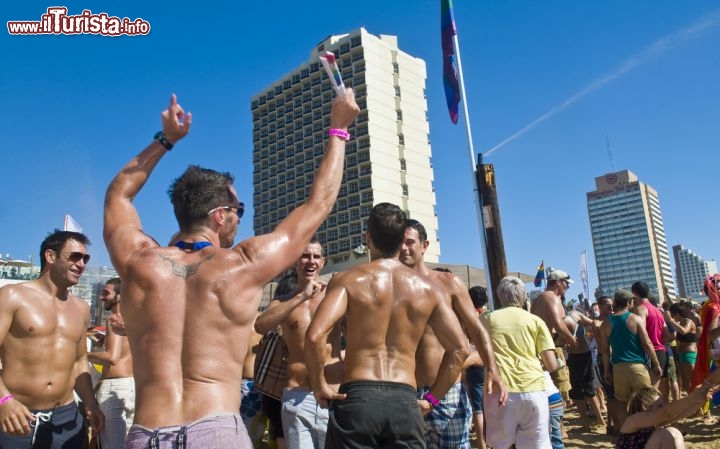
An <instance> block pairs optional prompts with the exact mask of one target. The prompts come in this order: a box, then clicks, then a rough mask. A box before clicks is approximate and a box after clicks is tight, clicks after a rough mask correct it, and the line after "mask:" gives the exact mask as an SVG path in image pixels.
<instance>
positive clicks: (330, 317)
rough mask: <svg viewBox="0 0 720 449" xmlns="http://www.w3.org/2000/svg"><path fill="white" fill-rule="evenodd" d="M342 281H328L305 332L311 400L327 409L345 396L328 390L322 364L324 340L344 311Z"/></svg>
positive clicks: (339, 277) (325, 358)
mask: <svg viewBox="0 0 720 449" xmlns="http://www.w3.org/2000/svg"><path fill="white" fill-rule="evenodd" d="M342 277H343V276H342V275H340V276H336V277H334V278H332V279H331V280H330V283H329V284H328V288H327V290H328V291H327V293H326V294H325V297H324V298H323V300H322V301H321V302H320V305H319V306H318V308H317V310H316V311H315V315H314V316H313V319H312V321H311V322H310V325H309V326H308V329H307V332H305V365H306V366H307V369H308V378H309V380H310V388H311V389H312V391H313V394H314V395H315V399H316V400H317V401H318V403H319V404H320V405H321V406H323V407H328V406H329V405H330V404H329V402H330V401H331V400H334V399H345V395H344V394H338V393H337V392H336V391H334V390H333V389H332V388H330V386H329V385H328V383H327V380H326V379H325V363H326V362H327V358H328V355H329V354H328V350H327V341H328V336H329V335H330V332H332V330H333V328H334V327H335V324H336V323H337V322H338V321H340V319H342V317H343V316H344V315H345V312H346V311H347V304H348V298H347V290H346V289H345V287H343V286H342V285H340V282H338V280H339V279H342Z"/></svg>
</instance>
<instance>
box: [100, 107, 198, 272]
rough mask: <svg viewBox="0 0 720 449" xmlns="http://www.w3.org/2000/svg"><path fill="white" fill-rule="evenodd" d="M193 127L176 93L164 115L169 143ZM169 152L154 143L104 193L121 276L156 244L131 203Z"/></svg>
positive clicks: (107, 235)
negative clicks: (135, 256)
mask: <svg viewBox="0 0 720 449" xmlns="http://www.w3.org/2000/svg"><path fill="white" fill-rule="evenodd" d="M191 124H192V115H191V114H189V113H188V114H185V111H183V109H182V107H181V106H180V105H179V104H178V103H177V99H176V97H175V95H174V94H173V95H172V96H171V97H170V105H169V106H168V109H166V110H165V111H163V112H162V127H163V133H164V134H165V136H166V138H167V141H168V142H169V143H170V144H175V143H177V142H178V141H179V140H180V139H182V138H183V137H185V136H186V135H187V133H188V131H190V125H191ZM167 151H168V150H167V149H166V148H165V147H164V146H163V145H162V144H161V143H160V142H159V141H158V140H154V141H153V142H152V143H151V144H150V145H149V146H148V147H147V148H145V149H144V150H143V151H142V152H141V153H140V154H138V155H137V156H135V157H134V158H133V159H132V160H131V161H130V162H129V163H128V164H127V165H125V167H123V169H122V170H120V173H118V174H117V175H116V176H115V178H114V179H113V180H112V181H111V182H110V186H109V187H108V189H107V192H106V193H105V216H104V228H103V237H104V239H105V245H106V246H107V249H108V252H109V253H110V258H111V259H112V262H113V265H114V266H115V268H116V269H117V270H118V273H119V274H120V276H121V277H122V276H124V275H125V267H126V265H127V261H128V259H129V258H130V257H131V256H132V255H133V254H135V253H136V252H137V251H138V250H140V249H142V248H144V247H147V246H155V245H157V243H155V241H154V240H153V239H152V238H150V237H149V236H147V235H145V234H144V233H143V231H142V226H141V224H140V216H139V215H138V213H137V210H136V209H135V207H134V206H133V204H132V201H133V199H134V198H135V195H137V194H138V192H139V191H140V189H142V187H143V186H144V185H145V182H146V181H147V180H148V178H149V177H150V173H152V171H153V169H154V168H155V166H156V165H157V163H158V162H159V161H160V159H161V158H162V157H163V156H164V155H165V153H167Z"/></svg>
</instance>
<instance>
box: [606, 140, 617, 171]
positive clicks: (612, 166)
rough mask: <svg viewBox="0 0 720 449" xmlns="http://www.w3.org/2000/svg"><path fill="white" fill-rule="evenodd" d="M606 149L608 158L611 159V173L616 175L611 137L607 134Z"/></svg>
mask: <svg viewBox="0 0 720 449" xmlns="http://www.w3.org/2000/svg"><path fill="white" fill-rule="evenodd" d="M605 147H606V148H607V152H608V157H609V158H610V172H611V173H615V165H614V164H613V158H612V151H610V136H608V135H607V134H605Z"/></svg>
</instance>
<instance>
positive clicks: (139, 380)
mask: <svg viewBox="0 0 720 449" xmlns="http://www.w3.org/2000/svg"><path fill="white" fill-rule="evenodd" d="M358 111H359V108H358V106H357V104H356V103H355V97H354V94H353V92H352V89H347V92H346V94H345V95H344V96H342V97H337V98H336V99H335V101H334V102H333V105H332V110H331V113H330V128H331V129H330V131H329V133H328V134H329V136H328V141H327V142H328V143H327V148H326V152H325V156H324V157H323V160H322V162H321V164H320V166H319V168H318V171H317V173H316V178H315V182H314V183H313V185H312V187H311V189H310V194H309V197H308V199H307V202H306V203H305V204H303V205H301V206H299V207H298V208H296V209H295V210H294V211H293V212H291V213H290V215H288V216H287V218H285V219H284V220H283V221H282V222H280V223H279V224H278V225H277V227H276V228H275V230H274V231H273V232H271V233H269V234H266V235H261V236H257V237H254V238H250V239H248V240H245V241H243V242H240V243H239V244H238V245H236V246H234V247H233V246H232V245H233V240H234V237H235V233H236V232H237V226H238V222H239V220H240V217H239V215H240V214H241V210H242V209H243V205H242V203H240V201H238V197H237V192H236V191H235V189H234V188H233V186H232V182H233V177H232V175H230V174H229V173H219V172H217V171H214V170H209V169H205V168H201V167H197V166H191V167H189V168H188V169H187V170H186V171H185V172H184V173H183V174H182V175H181V176H180V177H179V178H177V179H176V180H175V181H174V182H173V183H172V185H171V187H170V191H169V194H170V198H171V202H172V204H173V209H174V213H175V217H176V219H177V222H178V225H179V227H180V231H179V232H178V234H177V235H176V236H175V237H174V238H173V243H174V244H173V245H171V246H169V247H161V246H159V245H158V243H157V242H156V241H155V240H153V239H152V238H151V237H149V236H148V235H146V234H145V233H144V232H143V228H142V225H141V223H140V217H139V215H138V213H137V211H136V209H135V207H134V206H133V204H132V200H133V199H134V198H135V196H136V195H137V194H138V193H139V192H140V189H141V188H142V187H143V185H144V184H145V182H146V181H147V180H148V178H149V177H150V174H151V173H152V171H153V169H154V168H155V166H156V165H157V164H158V162H160V159H161V158H163V157H164V156H165V155H166V154H167V153H168V152H169V151H170V150H171V149H172V148H173V145H175V144H177V143H178V142H179V141H180V140H181V139H182V138H184V137H185V136H186V135H187V133H188V131H189V130H190V126H191V123H192V117H191V115H190V114H185V112H184V111H183V109H182V107H181V106H180V105H179V104H178V103H177V101H176V99H175V96H174V95H173V96H172V97H171V100H170V105H169V107H168V109H167V110H165V111H164V112H163V113H162V126H163V129H162V131H160V132H158V133H157V134H156V135H155V140H154V141H153V142H152V143H151V144H150V145H149V146H148V147H147V148H145V149H144V150H143V151H142V152H141V153H140V154H139V155H138V156H137V157H135V158H133V159H132V160H131V161H130V162H129V163H128V164H127V165H126V166H125V167H124V168H123V169H122V170H121V171H120V172H119V173H118V174H117V176H116V177H115V179H113V181H112V182H111V183H110V186H109V187H108V190H107V194H106V197H105V226H104V237H105V243H106V245H107V248H108V252H109V253H110V257H111V259H112V262H113V265H114V266H115V268H116V269H117V271H118V274H119V275H120V278H121V279H122V280H123V309H122V314H123V318H124V321H125V324H126V327H127V336H128V338H129V341H130V349H131V351H132V356H133V372H134V375H135V386H136V389H135V392H136V404H135V405H136V407H135V424H134V425H133V426H132V427H131V429H130V433H129V435H128V438H127V442H126V447H127V448H129V449H135V448H146V447H149V446H150V447H157V448H160V449H162V448H169V447H173V448H174V447H185V445H187V446H192V447H203V448H223V449H233V448H251V447H252V445H251V442H250V439H249V438H248V433H247V430H246V429H245V426H244V425H243V423H242V418H241V417H240V415H239V414H238V411H239V409H240V399H241V398H240V391H241V379H242V367H243V361H244V358H245V355H246V354H247V346H248V340H249V337H250V332H251V330H252V326H253V322H254V320H255V317H256V315H257V312H256V311H257V309H258V306H259V304H260V299H261V296H262V290H263V287H264V286H265V284H267V283H268V282H270V281H271V280H272V279H273V278H274V277H275V276H277V275H278V274H279V273H280V272H281V271H282V270H284V269H285V268H287V267H288V266H290V265H291V264H292V263H293V262H295V261H297V260H298V259H299V258H300V255H301V254H302V252H303V250H304V249H305V248H306V245H307V243H308V242H309V241H310V238H311V237H312V236H313V234H314V233H315V231H316V230H317V228H318V227H319V226H320V224H321V223H322V222H323V221H324V220H325V218H326V217H327V215H328V213H330V210H331V209H332V206H333V204H334V203H335V199H336V197H337V194H338V191H339V189H340V183H341V180H342V175H343V166H344V156H345V140H346V139H348V138H349V135H348V133H347V131H346V130H347V128H348V126H350V125H351V124H352V122H353V121H354V120H355V117H356V116H357V113H358ZM173 156H174V157H178V156H180V155H177V154H173ZM228 342H230V343H228Z"/></svg>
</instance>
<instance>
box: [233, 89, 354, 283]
mask: <svg viewBox="0 0 720 449" xmlns="http://www.w3.org/2000/svg"><path fill="white" fill-rule="evenodd" d="M359 111H360V108H359V107H358V105H357V104H356V103H355V94H354V93H353V90H352V89H349V88H348V89H347V90H346V91H345V95H344V96H342V97H336V98H335V100H334V101H333V105H332V111H331V112H330V131H332V132H330V133H329V136H328V143H327V148H326V150H325V156H324V157H323V159H322V163H321V164H320V167H319V168H318V170H317V172H316V173H315V179H314V180H313V184H312V187H311V189H310V195H309V197H308V199H307V201H306V202H305V203H304V204H302V205H300V206H299V207H297V208H296V209H295V210H293V211H292V212H291V213H290V215H288V216H287V218H285V219H284V220H283V221H281V222H280V224H278V226H277V227H276V228H275V230H274V231H273V232H271V233H270V234H265V235H261V236H258V237H255V238H252V239H249V240H246V241H244V242H241V243H240V244H239V245H238V246H236V249H237V250H238V251H240V252H243V253H245V254H246V255H247V256H248V257H249V258H250V260H251V261H252V262H253V265H254V270H253V271H254V273H255V274H256V276H257V279H256V281H257V283H258V284H262V285H264V284H266V283H267V282H269V281H270V280H272V278H273V277H274V276H276V275H277V274H278V273H279V272H280V271H282V270H283V269H284V268H286V267H288V266H289V265H291V264H292V263H293V262H295V261H296V260H297V259H298V258H299V257H300V255H301V254H302V251H303V249H304V248H305V246H306V245H307V243H308V242H309V241H310V238H311V237H312V236H313V234H314V233H315V231H316V230H317V228H318V227H320V225H321V224H322V222H323V221H325V218H327V216H328V214H329V213H330V211H331V210H332V207H333V205H334V204H335V200H336V198H337V194H338V191H339V190H340V183H341V181H342V176H343V168H344V165H345V139H344V138H343V137H341V136H340V134H343V133H344V132H346V131H347V128H348V127H349V126H350V125H351V124H352V122H353V121H355V117H356V116H357V114H358V112H359Z"/></svg>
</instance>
